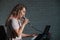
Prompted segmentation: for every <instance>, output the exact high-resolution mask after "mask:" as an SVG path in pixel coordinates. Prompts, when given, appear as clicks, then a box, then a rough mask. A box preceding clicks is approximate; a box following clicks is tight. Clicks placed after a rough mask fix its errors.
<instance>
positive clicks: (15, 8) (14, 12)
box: [5, 4, 27, 26]
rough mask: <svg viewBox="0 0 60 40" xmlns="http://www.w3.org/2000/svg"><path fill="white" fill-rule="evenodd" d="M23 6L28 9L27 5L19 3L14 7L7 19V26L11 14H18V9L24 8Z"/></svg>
mask: <svg viewBox="0 0 60 40" xmlns="http://www.w3.org/2000/svg"><path fill="white" fill-rule="evenodd" d="M23 8H25V9H27V8H26V6H25V5H23V4H17V5H16V6H15V7H14V8H13V9H12V11H11V13H10V14H9V16H8V18H7V20H6V23H5V26H7V24H9V22H8V21H9V19H10V17H11V15H13V16H17V15H18V11H19V10H22V9H23Z"/></svg>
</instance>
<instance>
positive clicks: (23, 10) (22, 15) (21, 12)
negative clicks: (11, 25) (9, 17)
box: [19, 8, 26, 18]
mask: <svg viewBox="0 0 60 40" xmlns="http://www.w3.org/2000/svg"><path fill="white" fill-rule="evenodd" d="M19 14H20V15H19V17H20V18H22V17H24V16H25V14H26V9H25V8H23V9H22V10H20V11H19Z"/></svg>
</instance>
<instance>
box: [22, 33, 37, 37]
mask: <svg viewBox="0 0 60 40" xmlns="http://www.w3.org/2000/svg"><path fill="white" fill-rule="evenodd" d="M34 36H37V34H24V33H22V37H34Z"/></svg>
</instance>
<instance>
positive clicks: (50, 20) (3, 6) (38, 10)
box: [0, 0, 60, 40]
mask: <svg viewBox="0 0 60 40" xmlns="http://www.w3.org/2000/svg"><path fill="white" fill-rule="evenodd" d="M17 3H22V4H25V5H26V6H27V15H26V16H27V17H28V18H29V19H30V21H31V22H30V23H31V24H32V25H33V26H34V27H35V28H37V29H39V30H41V31H43V30H44V28H45V25H51V28H50V32H51V35H52V37H51V40H58V39H59V37H60V36H59V35H60V33H59V29H60V27H59V26H60V25H59V23H60V21H59V20H60V18H59V17H60V15H59V13H60V11H59V10H60V5H59V4H60V1H58V0H0V24H3V25H4V24H5V20H6V18H7V16H8V14H9V13H10V12H11V10H12V8H13V7H14V6H15V5H16V4H17ZM24 33H29V34H30V33H41V32H38V31H35V30H34V29H32V28H31V27H30V25H27V26H26V27H25V29H24ZM30 39H31V38H25V39H24V40H30Z"/></svg>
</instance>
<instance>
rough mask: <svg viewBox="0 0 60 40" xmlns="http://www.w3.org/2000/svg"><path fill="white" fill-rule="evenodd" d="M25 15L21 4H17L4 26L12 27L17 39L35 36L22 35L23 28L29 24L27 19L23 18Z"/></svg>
mask: <svg viewBox="0 0 60 40" xmlns="http://www.w3.org/2000/svg"><path fill="white" fill-rule="evenodd" d="M25 14H26V7H25V6H24V5H22V4H17V5H16V6H15V7H14V8H13V10H12V11H11V13H10V15H9V17H8V18H7V20H6V24H5V25H6V26H7V27H12V28H13V29H14V31H15V32H16V34H17V36H18V37H17V36H16V37H17V38H16V37H15V38H14V39H20V40H21V39H22V37H34V36H37V35H36V34H24V33H23V30H24V27H25V26H26V25H27V24H28V23H29V19H27V18H24V16H25Z"/></svg>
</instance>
